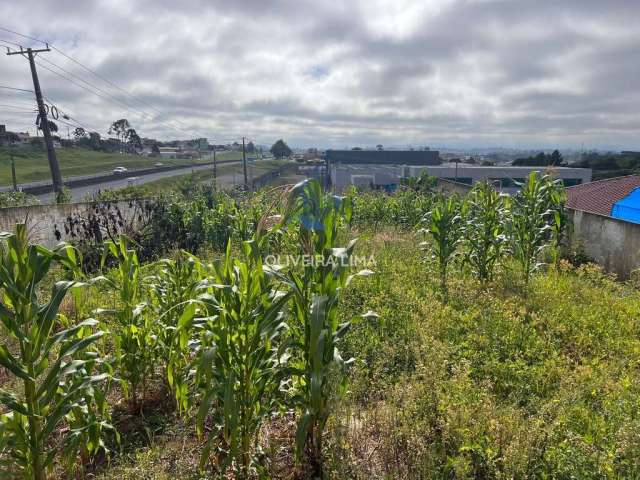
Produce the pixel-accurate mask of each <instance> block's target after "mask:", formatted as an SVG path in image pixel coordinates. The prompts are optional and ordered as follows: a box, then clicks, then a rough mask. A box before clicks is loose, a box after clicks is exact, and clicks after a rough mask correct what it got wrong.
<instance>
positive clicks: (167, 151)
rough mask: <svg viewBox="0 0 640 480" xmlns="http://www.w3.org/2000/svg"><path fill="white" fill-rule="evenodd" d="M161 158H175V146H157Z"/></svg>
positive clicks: (177, 151) (176, 152)
mask: <svg viewBox="0 0 640 480" xmlns="http://www.w3.org/2000/svg"><path fill="white" fill-rule="evenodd" d="M158 150H159V151H160V156H161V157H162V158H177V157H178V153H179V150H178V149H177V148H175V147H158Z"/></svg>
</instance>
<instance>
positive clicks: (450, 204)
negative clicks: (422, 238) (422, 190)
mask: <svg viewBox="0 0 640 480" xmlns="http://www.w3.org/2000/svg"><path fill="white" fill-rule="evenodd" d="M463 214H464V205H463V204H462V203H461V202H460V201H458V200H457V199H456V198H455V197H453V196H452V197H448V198H447V197H440V198H439V199H437V200H436V201H435V203H434V204H433V207H432V208H431V211H430V212H428V213H427V214H426V215H425V216H424V219H423V223H424V225H425V227H424V228H423V229H422V231H423V233H425V234H427V235H429V236H430V237H431V242H422V243H421V244H420V245H421V246H422V247H423V248H425V249H429V250H430V251H431V253H432V256H433V258H434V259H435V260H436V262H437V264H438V272H439V277H440V290H441V291H442V294H443V297H444V299H445V300H446V299H447V297H448V292H447V271H448V268H449V264H450V263H451V261H452V260H453V258H454V256H455V254H456V252H457V250H458V246H459V245H460V243H461V241H462V234H463V228H462V226H463V224H462V222H463Z"/></svg>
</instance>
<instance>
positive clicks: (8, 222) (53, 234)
mask: <svg viewBox="0 0 640 480" xmlns="http://www.w3.org/2000/svg"><path fill="white" fill-rule="evenodd" d="M151 202H152V201H151V200H121V201H116V202H85V203H68V204H61V205H32V206H29V207H10V208H2V209H0V231H3V232H4V231H8V232H11V231H13V229H14V226H15V224H16V223H25V224H26V225H27V229H28V231H29V238H30V240H31V241H32V242H37V243H40V244H42V245H45V246H47V247H49V248H51V247H53V246H55V245H56V244H58V243H59V242H60V241H72V240H74V239H78V238H82V236H83V234H84V233H86V232H87V231H91V232H92V233H93V234H94V235H96V234H97V235H98V236H99V237H101V238H103V239H104V240H107V239H108V238H110V237H114V236H115V235H117V234H119V233H125V234H131V233H133V232H134V231H135V230H136V228H137V227H138V226H140V225H141V224H142V223H143V222H144V221H145V220H146V219H147V218H148V216H149V214H150V206H151Z"/></svg>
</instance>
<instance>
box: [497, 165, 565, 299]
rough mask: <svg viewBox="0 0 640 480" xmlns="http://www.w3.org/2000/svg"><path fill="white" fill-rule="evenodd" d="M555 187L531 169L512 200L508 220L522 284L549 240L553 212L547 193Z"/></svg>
mask: <svg viewBox="0 0 640 480" xmlns="http://www.w3.org/2000/svg"><path fill="white" fill-rule="evenodd" d="M555 188H556V187H555V185H554V183H553V182H552V181H551V180H550V179H549V177H548V176H546V175H545V176H542V177H540V178H539V177H538V175H537V174H536V172H531V173H530V174H529V177H528V178H527V180H526V182H525V183H524V185H523V186H522V190H521V191H520V192H518V193H517V194H516V195H515V196H514V197H513V201H512V203H511V211H510V215H509V216H508V222H507V226H508V233H509V238H510V244H511V245H510V246H511V253H512V255H513V256H514V258H515V260H516V262H517V263H518V264H519V265H520V268H521V270H522V276H523V280H524V285H525V287H527V286H528V285H529V281H530V279H531V276H532V274H533V273H534V272H535V271H536V270H537V269H538V268H539V267H540V263H539V262H538V258H539V256H540V253H541V252H542V251H543V250H544V249H545V248H546V247H547V246H548V244H549V240H550V234H551V226H550V221H551V218H552V217H553V216H554V214H553V208H552V204H551V200H550V194H551V192H552V191H553V190H554V189H555Z"/></svg>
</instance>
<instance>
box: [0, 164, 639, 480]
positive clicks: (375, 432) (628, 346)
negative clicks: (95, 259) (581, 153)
mask: <svg viewBox="0 0 640 480" xmlns="http://www.w3.org/2000/svg"><path fill="white" fill-rule="evenodd" d="M155 208H157V211H155V212H154V217H153V218H154V219H153V221H152V222H151V223H150V224H149V225H147V227H146V228H147V231H146V232H139V235H138V236H136V237H135V238H132V239H131V240H127V239H124V238H121V239H119V240H118V242H108V243H107V244H106V249H107V250H106V251H107V253H106V254H105V255H104V261H103V268H102V270H103V271H102V272H101V275H100V276H99V277H97V278H96V279H94V280H92V281H85V282H84V283H83V284H84V286H83V287H82V288H76V285H77V286H78V287H79V284H76V283H73V287H71V286H70V287H68V288H69V290H70V291H72V302H66V303H65V302H63V301H62V299H60V300H59V301H58V300H55V299H57V298H58V297H59V296H60V295H57V294H56V293H55V292H56V291H57V290H56V288H60V287H54V290H53V291H54V294H53V295H52V296H51V300H49V302H54V301H55V302H57V304H56V305H55V307H56V308H54V309H50V308H44V309H43V308H42V307H40V308H33V307H32V305H34V304H35V302H37V299H35V298H34V297H32V296H26V295H25V294H24V293H23V292H28V291H32V290H33V291H37V292H38V294H39V295H44V296H45V298H49V297H48V296H47V295H46V291H47V287H46V286H49V285H51V284H53V285H60V284H59V283H58V284H56V283H55V281H56V279H59V278H69V279H71V278H80V277H81V274H80V273H79V272H80V270H79V269H78V268H77V264H78V263H79V260H78V261H76V260H75V259H76V257H78V255H77V254H76V253H75V250H72V249H69V248H64V249H62V250H60V251H59V252H58V253H55V254H54V253H51V255H55V257H52V258H55V261H54V260H52V261H51V262H50V264H51V265H52V266H53V265H54V264H55V263H56V262H57V263H59V265H58V266H56V267H55V268H54V269H52V270H50V271H49V272H48V274H47V271H48V270H49V268H48V267H49V264H48V263H47V268H43V269H40V271H41V273H40V274H39V275H37V281H35V283H34V286H33V288H22V287H20V288H18V287H16V285H15V280H13V279H14V278H21V277H20V275H25V273H22V272H28V271H29V269H30V268H34V267H33V266H34V265H37V262H36V261H35V260H33V261H27V260H28V259H30V258H32V256H33V255H35V253H34V254H24V253H23V254H18V253H17V252H19V251H27V250H26V249H27V248H28V249H30V250H29V251H33V252H40V253H39V254H42V255H44V252H48V251H47V250H46V249H41V247H35V246H30V247H26V246H24V245H26V239H25V237H24V230H22V233H20V231H19V232H18V233H17V234H15V235H13V236H10V235H8V236H7V237H6V238H5V244H4V247H3V248H4V249H5V250H4V251H5V254H4V255H3V257H2V262H1V264H0V287H1V288H2V292H3V298H4V300H3V305H4V306H5V307H3V308H6V309H7V310H8V311H9V312H11V315H8V314H2V315H0V319H2V320H3V325H2V327H1V328H2V330H1V333H0V345H3V347H2V348H3V350H2V351H3V352H7V353H8V354H10V355H11V357H7V356H5V357H3V358H10V359H12V361H14V360H15V362H16V364H19V362H25V365H26V366H25V367H24V368H22V367H21V368H22V369H23V370H25V371H26V372H29V368H31V367H29V365H31V363H29V362H32V363H33V368H41V369H42V370H41V373H40V377H39V378H38V379H37V381H36V382H35V383H36V384H37V385H41V384H43V382H42V377H47V378H48V377H49V376H50V375H51V374H50V373H49V372H52V371H53V372H55V371H56V370H55V368H52V367H51V365H54V366H55V365H56V358H61V357H63V356H65V355H66V356H65V360H64V361H63V365H80V364H79V363H75V362H76V361H81V362H86V363H83V364H82V365H83V367H82V371H81V372H76V371H75V370H73V368H76V367H71V366H69V367H68V368H70V369H72V370H73V371H72V373H69V376H70V377H71V379H72V381H70V380H68V379H67V378H66V377H65V378H62V379H57V380H55V381H56V382H58V383H57V384H56V385H57V387H56V393H55V395H54V398H58V397H57V396H64V393H65V392H67V391H68V389H69V388H72V385H76V384H78V383H73V382H80V383H79V384H81V385H85V386H90V387H91V388H88V387H87V390H86V391H83V392H84V393H83V394H82V396H81V397H80V398H76V397H74V403H73V408H72V409H71V410H69V411H68V412H66V413H65V414H64V415H62V416H60V417H59V418H58V420H56V422H57V423H56V425H57V427H56V428H55V429H54V432H55V434H51V435H50V436H49V437H47V438H46V441H41V443H40V444H35V446H36V447H37V448H33V449H32V446H31V445H32V444H31V443H27V444H25V445H29V449H30V450H29V452H28V453H22V452H23V450H20V449H19V448H17V447H16V445H18V443H16V442H13V443H12V442H9V441H4V438H13V437H11V436H6V435H3V437H2V439H3V440H0V468H4V471H3V474H4V473H5V472H6V476H7V477H8V478H11V477H12V476H13V477H17V478H44V477H43V476H40V477H36V476H35V475H34V474H33V472H32V471H31V470H29V468H32V467H29V465H33V464H34V463H33V462H32V461H31V458H34V457H33V456H34V455H35V457H38V455H40V458H50V461H48V463H45V462H41V465H42V466H41V468H39V470H40V471H42V472H43V473H42V475H48V476H49V478H73V477H74V476H81V475H83V474H84V475H86V476H89V475H91V476H92V477H93V478H100V479H103V480H112V479H116V478H117V479H134V478H141V477H143V478H154V479H156V478H157V479H168V478H194V479H195V478H203V477H204V478H243V479H244V478H318V477H324V478H353V479H369V478H379V479H387V478H406V479H419V478H420V479H421V478H443V479H444V478H594V479H595V478H634V477H637V476H638V475H640V463H639V462H638V460H637V451H638V448H639V447H640V401H639V400H638V399H639V398H640V396H639V395H638V394H639V393H640V391H639V388H638V385H640V373H639V371H638V368H637V366H638V364H640V339H639V338H638V333H639V331H640V329H639V325H638V320H637V319H638V318H640V317H639V314H640V293H639V292H638V291H637V290H636V289H635V288H634V287H633V286H632V285H625V284H622V283H617V282H615V281H613V280H612V279H611V278H610V277H609V276H608V275H606V274H604V273H603V272H602V270H601V269H600V268H599V267H596V266H594V265H592V264H584V265H572V264H571V263H569V262H568V261H567V260H565V259H563V255H565V254H566V253H567V252H566V250H565V247H564V245H562V238H563V236H562V231H563V229H564V226H563V225H564V223H563V222H565V221H566V219H564V217H563V210H562V209H563V206H562V194H561V191H560V190H558V189H557V185H556V184H554V183H553V182H550V181H549V180H548V179H546V178H538V177H535V176H534V177H531V178H530V179H528V183H527V185H526V186H525V190H524V191H523V192H522V193H521V194H520V195H518V196H516V197H514V198H513V199H512V200H511V201H508V200H507V199H505V198H504V197H500V196H499V195H497V194H496V193H495V192H493V191H492V190H491V189H490V188H488V186H487V185H479V186H477V187H476V188H475V189H474V191H473V192H472V194H471V195H470V196H469V197H468V198H466V199H461V198H450V199H443V198H440V197H438V196H436V195H435V194H433V193H430V192H429V191H428V190H427V191H423V190H421V189H418V190H402V191H400V192H398V193H395V194H376V193H366V194H357V193H355V192H349V194H348V195H347V196H346V197H338V196H333V195H330V194H328V193H325V192H322V191H321V189H320V186H319V184H318V183H317V182H314V181H311V182H305V183H302V184H299V185H297V186H296V187H294V188H293V189H290V190H283V189H270V190H266V191H261V192H258V193H257V194H255V195H239V196H236V197H231V196H229V195H226V194H221V193H219V192H214V191H212V190H211V189H209V188H206V187H203V186H198V187H194V189H193V190H190V191H189V192H186V193H185V194H180V195H179V194H175V195H173V196H172V198H170V199H167V200H166V202H165V203H162V204H159V205H157V206H156V207H155ZM438 212H439V213H438ZM425 215H426V221H427V225H428V226H429V225H435V226H436V227H437V230H438V232H436V233H437V235H433V234H431V235H428V236H427V242H428V245H425V246H426V247H428V248H429V249H434V250H437V249H438V248H442V246H438V245H437V244H438V243H442V245H445V247H446V250H447V252H445V253H447V258H446V272H445V273H446V278H445V280H446V289H447V292H448V295H447V297H446V299H445V298H443V296H442V279H443V275H442V268H441V267H442V265H441V263H440V261H439V260H438V258H436V259H433V260H431V259H430V258H426V259H425V256H424V253H423V248H421V247H420V246H419V239H420V238H421V236H422V235H421V234H420V233H419V232H418V228H419V227H420V226H421V225H419V224H420V221H421V219H422V218H423V217H425ZM445 217H446V219H448V220H446V221H445ZM529 217H533V219H530V218H529ZM454 219H455V220H454ZM452 225H453V226H452ZM447 229H449V230H447ZM451 230H454V233H455V235H450V234H451ZM447 232H448V233H447ZM441 233H442V234H443V237H442V238H443V239H445V240H446V238H448V240H446V241H443V240H441V239H440V238H439V237H438V235H440V234H441ZM444 233H447V234H446V235H444ZM18 237H20V238H23V240H22V241H21V242H22V243H21V245H23V247H20V248H21V249H22V250H20V249H19V248H16V247H15V246H14V244H15V238H18ZM355 237H358V241H357V243H356V242H355V241H353V240H352V239H354V238H355ZM445 237H446V238H445ZM158 238H159V239H158ZM452 239H453V240H452ZM12 242H13V243H12ZM518 242H521V243H523V245H524V244H525V243H527V242H528V243H527V245H528V246H526V248H525V247H524V246H523V247H522V252H518V251H517V250H516V249H515V248H514V245H515V244H516V243H518ZM95 248H98V249H100V250H102V248H103V246H102V245H101V244H100V245H96V246H95ZM182 249H184V250H188V251H189V252H190V253H189V252H185V251H183V250H182ZM554 252H556V253H554ZM194 254H197V255H198V256H195V255H194ZM47 255H49V254H48V253H47ZM158 256H166V257H167V258H161V259H159V260H157V257H158ZM368 256H373V258H374V259H375V266H371V270H369V269H368V268H366V269H364V270H363V269H362V267H361V266H359V265H355V264H354V263H355V260H356V259H357V258H359V257H368ZM16 258H19V259H23V260H20V262H22V263H20V265H21V267H20V268H15V262H16V260H15V259H16ZM47 258H48V257H47ZM304 259H307V260H304ZM548 259H551V261H550V262H549V263H545V262H546V261H547V260H548ZM525 260H526V261H525ZM85 262H86V258H85ZM534 266H535V268H534ZM85 270H88V269H86V268H85ZM2 272H5V273H4V274H2ZM29 275H30V274H29ZM16 276H17V277H16ZM34 278H35V277H34ZM21 285H22V284H21ZM63 285H67V283H63ZM16 292H19V294H20V297H17V296H16V295H18V294H17V293H16ZM444 300H446V301H444ZM13 312H15V313H13ZM40 312H47V314H46V315H50V316H51V319H50V320H48V321H49V322H54V323H55V322H57V323H56V325H59V327H55V328H54V327H50V326H49V327H46V328H45V329H44V330H46V329H50V331H51V332H52V333H51V334H52V335H53V338H58V336H59V335H67V337H65V340H64V341H62V340H61V341H60V343H58V344H54V345H53V346H52V347H51V350H49V357H50V360H49V362H43V361H42V360H36V359H30V358H31V357H29V356H26V357H25V356H24V354H23V353H22V347H21V345H22V344H21V343H20V342H21V338H22V337H26V338H30V337H29V335H35V334H38V335H39V333H38V332H41V331H43V328H41V327H40V325H42V324H43V322H42V321H39V320H37V319H39V318H40V317H38V315H41V313H40ZM56 312H60V313H59V314H58V315H56ZM365 312H366V313H365ZM374 312H375V313H374ZM0 313H1V312H0ZM29 315H31V317H29ZM23 317H24V318H31V320H30V323H29V324H28V325H27V326H25V327H24V328H23V330H20V332H18V330H16V328H14V324H13V323H11V322H12V321H13V320H11V319H14V318H23ZM94 317H95V318H96V319H97V320H86V319H87V318H89V319H91V318H94ZM47 318H49V317H48V316H47ZM6 319H8V320H6ZM9 320H11V321H9ZM83 322H84V323H83ZM47 325H48V324H47ZM67 331H70V332H72V333H68V334H66V333H64V332H67ZM101 331H105V332H108V335H100V333H99V332H101ZM16 332H18V333H16ZM94 335H96V337H95V339H93V336H94ZM43 338H46V336H45V337H43ZM89 338H91V339H92V340H91V341H89V340H87V339H89ZM66 341H68V342H76V343H81V344H82V345H83V346H84V343H82V342H87V347H86V349H84V348H83V349H81V348H78V349H77V350H76V351H74V352H73V353H69V352H68V351H66V350H64V349H65V345H66V343H65V342H66ZM45 343H46V341H45ZM89 343H90V345H89ZM46 344H48V343H46ZM74 344H75V343H74ZM24 345H25V347H24V348H25V351H28V349H29V348H31V347H30V346H29V345H31V344H30V343H24ZM67 357H70V358H67ZM40 359H42V356H41V357H40ZM64 362H67V363H64ZM5 363H6V362H5ZM5 363H2V365H3V367H5V368H4V369H2V370H0V384H2V386H1V387H2V389H3V390H2V392H3V394H2V397H1V399H0V401H1V402H2V406H1V407H0V408H1V409H2V410H0V413H1V416H0V428H1V429H3V430H2V432H3V434H4V432H11V431H12V430H11V429H13V428H17V427H14V426H13V423H12V421H10V419H11V418H14V415H15V413H14V412H15V411H18V412H21V411H22V412H23V413H21V415H22V418H23V420H22V425H23V426H22V427H20V428H22V430H17V431H18V432H23V433H21V434H20V435H27V434H28V432H29V428H28V425H29V423H30V422H31V423H33V424H35V425H36V426H37V425H38V423H39V422H42V421H49V418H55V417H54V416H53V415H49V416H48V417H47V419H46V420H43V419H42V415H40V414H38V413H33V412H34V411H35V410H34V409H33V408H32V409H31V410H30V408H31V407H29V405H31V404H34V403H33V397H32V396H31V394H29V393H28V389H27V388H26V385H27V383H28V382H27V383H25V382H26V381H27V380H25V379H24V376H21V374H22V371H21V370H17V369H16V368H14V365H13V364H11V368H6V364H5ZM65 368H67V367H63V370H64V369H65ZM78 368H80V367H78ZM65 371H66V370H65ZM111 372H112V373H111ZM29 375H30V377H33V375H32V374H29ZM65 375H66V374H65ZM87 375H88V376H89V378H94V379H96V380H95V382H93V381H91V380H81V379H83V378H84V379H86V376H87ZM33 378H35V377H33ZM111 378H113V379H117V380H118V381H110V379H111ZM30 381H31V380H29V382H30ZM85 381H87V382H88V383H86V384H85V383H82V382H85ZM44 383H46V382H44ZM23 384H24V385H23ZM30 385H31V384H30ZM98 387H99V388H98ZM134 392H135V393H134ZM89 395H93V396H94V397H90V396H89ZM61 398H62V397H61ZM64 398H66V397H64ZM41 404H42V405H44V404H46V402H41ZM76 406H77V407H78V409H77V415H76V409H75V407H76ZM34 408H35V407H34ZM42 408H45V407H42ZM109 418H111V420H109ZM107 421H109V423H107ZM111 424H112V425H113V426H114V428H115V429H116V430H117V431H118V432H119V435H120V437H119V438H120V441H119V442H118V441H117V440H118V437H117V436H115V435H114V434H113V433H111V430H110V425H111ZM36 430H37V429H36ZM25 432H27V433H25ZM47 433H51V432H47ZM11 435H13V434H11ZM36 438H39V439H41V440H42V439H44V438H45V437H44V436H43V435H40V436H37V437H36ZM62 438H71V439H73V441H70V442H66V443H65V442H62V445H64V447H65V448H60V449H58V450H55V453H50V452H53V451H54V447H55V446H56V445H60V443H59V442H60V441H61V440H60V439H62ZM3 441H4V443H3ZM85 446H86V448H85ZM20 448H22V447H20ZM83 448H85V449H84V450H83ZM31 449H32V450H31ZM24 451H26V450H24ZM107 451H111V453H110V455H109V457H108V461H107V457H105V454H106V453H107ZM37 452H41V453H37ZM62 452H64V453H65V454H64V455H63V454H62ZM25 459H26V460H25Z"/></svg>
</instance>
